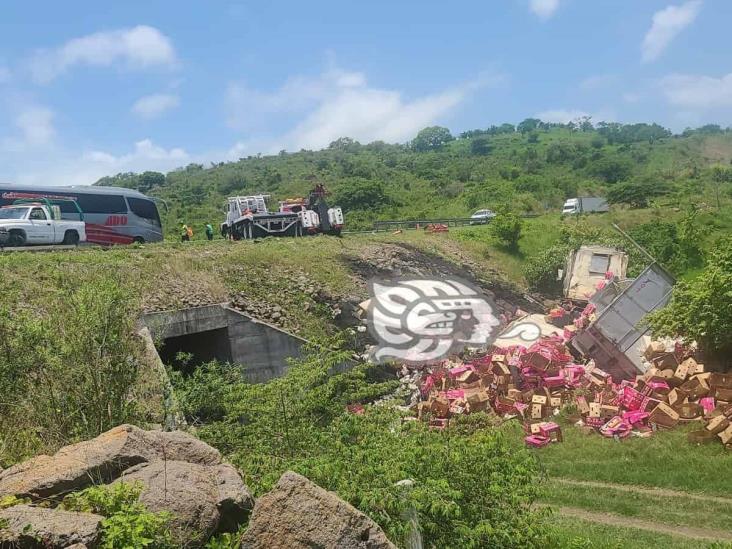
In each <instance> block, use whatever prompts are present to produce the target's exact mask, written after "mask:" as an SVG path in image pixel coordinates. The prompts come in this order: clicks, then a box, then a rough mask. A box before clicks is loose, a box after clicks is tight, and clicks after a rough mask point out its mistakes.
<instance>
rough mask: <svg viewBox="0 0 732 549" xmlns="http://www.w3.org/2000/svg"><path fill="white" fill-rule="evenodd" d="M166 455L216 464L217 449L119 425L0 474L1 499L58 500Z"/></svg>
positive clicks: (181, 436) (180, 436)
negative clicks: (13, 497) (12, 496)
mask: <svg viewBox="0 0 732 549" xmlns="http://www.w3.org/2000/svg"><path fill="white" fill-rule="evenodd" d="M159 459H167V460H174V461H185V462H190V463H199V464H203V465H218V464H220V463H221V454H220V453H219V452H218V450H216V449H214V448H212V447H211V446H209V445H208V444H206V443H204V442H202V441H200V440H198V439H197V438H195V437H193V436H191V435H188V434H186V433H183V432H180V431H174V432H170V433H166V432H162V431H144V430H142V429H140V428H138V427H134V426H132V425H120V426H119V427H115V428H114V429H112V430H110V431H107V432H106V433H103V434H101V435H99V436H98V437H97V438H95V439H92V440H87V441H84V442H80V443H78V444H73V445H71V446H65V447H63V448H61V449H60V450H59V451H58V452H56V454H54V455H53V456H37V457H35V458H33V459H30V460H28V461H25V462H23V463H20V464H18V465H15V466H13V467H10V468H9V469H6V470H5V471H3V472H2V473H0V497H2V496H4V495H15V496H19V497H30V498H32V499H34V500H38V499H46V498H59V497H61V496H63V495H64V494H67V493H69V492H73V491H76V490H80V489H82V488H85V487H86V486H89V485H91V484H101V483H104V482H109V481H110V480H112V479H114V478H116V477H118V476H119V474H120V473H122V471H124V470H126V469H129V468H130V467H132V466H133V465H137V464H139V463H145V462H149V461H154V460H159Z"/></svg>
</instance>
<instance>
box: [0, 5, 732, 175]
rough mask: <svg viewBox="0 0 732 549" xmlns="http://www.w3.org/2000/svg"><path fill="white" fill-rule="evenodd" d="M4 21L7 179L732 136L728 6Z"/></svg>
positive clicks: (35, 11)
mask: <svg viewBox="0 0 732 549" xmlns="http://www.w3.org/2000/svg"><path fill="white" fill-rule="evenodd" d="M3 7H4V9H3V16H2V20H0V181H15V182H32V183H50V184H85V183H92V182H94V181H95V180H96V179H97V178H98V177H101V176H103V175H108V174H114V173H117V172H120V171H142V170H146V169H153V170H161V171H167V170H170V169H173V168H175V167H178V166H182V165H186V164H188V163H189V162H201V163H206V164H207V163H208V162H211V161H213V162H218V161H223V160H233V159H237V158H239V157H241V156H246V155H249V154H256V153H258V152H262V153H272V152H276V151H278V150H280V149H286V150H290V151H295V150H299V149H301V148H306V149H317V148H321V147H323V146H327V144H328V143H329V142H330V141H332V140H334V139H336V138H338V137H340V136H350V137H353V138H356V139H358V140H360V141H362V142H369V141H373V140H376V139H383V140H385V141H391V142H404V141H407V140H409V139H410V138H411V137H413V136H414V134H415V133H416V132H417V131H418V130H419V129H421V128H422V127H425V126H428V125H432V124H440V125H446V126H448V127H449V128H450V129H451V130H453V132H455V133H457V132H460V131H462V130H465V129H472V128H481V127H487V126H489V125H491V124H500V123H502V122H514V123H515V122H519V121H520V120H522V119H524V118H526V117H530V116H537V117H539V118H542V119H544V120H549V121H568V120H570V119H573V118H577V117H580V116H587V115H589V116H592V120H593V121H595V122H597V121H600V120H607V121H620V122H635V121H649V122H650V121H654V122H658V123H661V124H663V125H665V126H667V127H670V128H672V129H674V130H677V131H678V130H681V129H683V128H684V127H687V126H698V125H701V124H704V123H709V122H714V123H719V124H722V125H725V126H727V125H732V55H731V54H732V42H731V41H730V40H729V23H730V21H732V2H729V1H728V0H672V1H669V0H492V1H487V0H481V1H460V0H454V1H453V2H433V1H431V0H422V1H420V2H416V1H412V0H401V1H394V0H391V1H385V0H372V1H370V2H344V1H343V0H339V1H318V0H313V1H309V2H282V1H280V2H256V3H255V2H239V1H233V0H231V1H224V0H220V1H218V0H209V1H203V0H200V1H198V0H187V1H181V0H179V1H177V2H173V1H155V0H148V1H145V2H143V1H137V0H126V1H125V2H104V3H102V2H99V1H98V0H95V1H74V0H67V1H65V2H57V1H50V0H47V1H36V2H28V1H25V2H18V1H15V0H8V1H7V2H5V3H4V6H3Z"/></svg>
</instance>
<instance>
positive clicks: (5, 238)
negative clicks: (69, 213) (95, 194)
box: [0, 200, 86, 247]
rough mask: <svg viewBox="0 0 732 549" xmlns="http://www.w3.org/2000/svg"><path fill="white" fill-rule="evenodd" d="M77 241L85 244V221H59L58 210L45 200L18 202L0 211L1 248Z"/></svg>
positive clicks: (71, 243) (76, 242)
mask: <svg viewBox="0 0 732 549" xmlns="http://www.w3.org/2000/svg"><path fill="white" fill-rule="evenodd" d="M79 216H80V217H83V214H81V212H79ZM80 242H86V230H85V224H84V221H83V220H81V221H68V220H65V219H61V213H60V209H59V207H58V206H53V205H52V204H51V203H50V202H49V201H48V200H39V201H37V202H36V201H29V200H18V201H17V202H16V204H13V205H12V206H3V207H1V208H0V246H11V247H14V246H26V245H29V244H70V245H77V244H79V243H80Z"/></svg>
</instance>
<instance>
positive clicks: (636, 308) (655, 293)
mask: <svg viewBox="0 0 732 549" xmlns="http://www.w3.org/2000/svg"><path fill="white" fill-rule="evenodd" d="M673 285H674V278H673V277H672V276H671V275H670V274H669V273H668V272H667V271H666V270H665V269H664V268H663V267H661V266H660V265H659V264H657V263H654V264H652V265H651V266H649V267H648V268H647V269H646V270H644V271H643V272H642V273H641V274H640V275H639V276H638V278H636V279H635V280H626V281H619V280H616V281H613V282H611V283H610V284H608V285H607V286H606V287H605V288H603V289H602V290H600V291H598V292H597V293H596V294H595V295H594V296H592V298H591V299H590V303H592V304H593V305H594V306H595V307H596V311H595V314H596V317H595V320H594V321H593V322H592V323H590V325H589V326H588V327H587V328H586V329H584V330H583V331H581V332H579V333H578V334H577V335H576V336H575V337H574V339H573V340H572V345H573V346H574V347H575V348H576V349H577V350H578V351H579V352H581V353H582V354H584V355H585V356H589V357H591V358H593V359H594V360H595V363H596V364H597V365H598V366H599V367H600V368H602V369H603V370H605V371H607V372H608V373H610V374H611V375H612V376H613V378H614V379H630V378H634V377H635V376H636V375H638V374H641V373H643V372H645V369H646V368H645V366H644V363H643V360H642V359H641V356H642V353H643V351H644V349H645V347H646V346H647V344H648V337H647V336H646V333H647V332H648V324H647V322H646V320H645V317H646V315H647V314H648V313H650V312H652V311H655V310H656V309H659V308H661V307H663V306H665V305H666V304H667V303H668V301H669V299H670V297H671V290H672V288H673Z"/></svg>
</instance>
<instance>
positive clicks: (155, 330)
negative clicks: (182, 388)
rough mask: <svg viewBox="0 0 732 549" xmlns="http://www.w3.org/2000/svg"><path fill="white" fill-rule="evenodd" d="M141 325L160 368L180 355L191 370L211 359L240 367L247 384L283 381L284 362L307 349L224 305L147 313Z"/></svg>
mask: <svg viewBox="0 0 732 549" xmlns="http://www.w3.org/2000/svg"><path fill="white" fill-rule="evenodd" d="M141 320H142V323H143V324H144V325H145V326H146V327H147V328H148V329H149V330H150V333H151V335H152V337H153V339H154V341H155V342H156V344H157V345H156V346H157V349H158V353H159V355H160V357H161V358H162V359H163V361H164V362H170V358H171V356H173V355H174V354H175V353H177V352H178V351H183V352H189V353H192V354H193V355H194V361H193V363H192V365H193V367H195V366H196V365H197V364H198V363H204V362H208V361H210V360H212V359H217V360H219V361H222V362H231V363H233V364H241V365H243V366H244V368H242V373H243V375H244V377H245V379H246V380H247V381H249V382H252V383H260V382H264V381H269V380H270V379H273V378H275V377H279V376H281V375H283V374H284V373H285V372H286V371H287V359H288V358H291V357H292V358H297V357H300V356H302V351H301V349H302V347H303V345H304V344H305V343H307V342H306V340H304V339H302V338H301V337H298V336H296V335H293V334H291V333H288V332H286V331H284V330H282V329H281V328H278V327H276V326H272V325H271V324H266V323H264V322H260V321H258V320H256V319H254V318H252V317H250V316H248V315H246V314H243V313H240V312H239V311H236V310H234V309H231V308H230V307H228V306H227V305H226V304H221V305H209V306H205V307H196V308H193V309H182V310H177V311H165V312H160V313H149V314H146V315H144V316H143V317H142V319H141ZM166 359H167V360H166Z"/></svg>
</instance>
